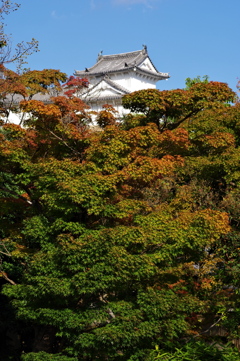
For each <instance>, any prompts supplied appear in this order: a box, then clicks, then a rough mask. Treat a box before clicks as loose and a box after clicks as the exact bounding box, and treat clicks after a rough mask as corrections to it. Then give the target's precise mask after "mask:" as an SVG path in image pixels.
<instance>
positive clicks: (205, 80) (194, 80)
mask: <svg viewBox="0 0 240 361" xmlns="http://www.w3.org/2000/svg"><path fill="white" fill-rule="evenodd" d="M208 79H209V76H208V75H203V76H202V77H200V75H198V76H197V77H196V78H187V79H186V80H185V85H186V87H185V90H189V89H190V88H191V86H193V85H194V84H196V83H205V84H207V83H208V82H209V80H208Z"/></svg>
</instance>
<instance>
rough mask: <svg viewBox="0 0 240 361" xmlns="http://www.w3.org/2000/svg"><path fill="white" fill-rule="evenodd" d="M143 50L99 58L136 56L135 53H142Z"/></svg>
mask: <svg viewBox="0 0 240 361" xmlns="http://www.w3.org/2000/svg"><path fill="white" fill-rule="evenodd" d="M142 51H143V50H135V51H129V52H126V53H118V54H108V55H101V58H100V60H101V59H102V58H108V57H119V56H129V55H136V53H139V54H140V53H142Z"/></svg>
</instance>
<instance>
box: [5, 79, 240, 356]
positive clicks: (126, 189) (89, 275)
mask: <svg viewBox="0 0 240 361" xmlns="http://www.w3.org/2000/svg"><path fill="white" fill-rule="evenodd" d="M37 74H39V73H37ZM29 75H31V74H29ZM26 77H27V75H26ZM36 78H37V79H40V78H38V77H36ZM27 79H28V80H27V81H26V82H27V84H28V86H31V81H30V80H29V79H31V78H30V77H29V78H27ZM60 80H62V78H61V79H60ZM71 81H73V82H74V84H71V83H69V84H68V85H69V87H70V90H71V87H72V86H73V89H74V86H75V85H76V86H78V85H79V86H85V85H84V84H85V83H84V82H82V83H81V81H78V82H79V84H76V83H75V79H70V80H69V82H71ZM67 83H68V81H67ZM29 84H30V85H29ZM51 84H52V83H51ZM68 85H67V86H66V88H67V89H68ZM38 86H42V80H40V81H39V84H38V85H37V88H38ZM47 86H49V84H47ZM34 89H35V85H34ZM43 89H45V88H44V86H43ZM25 91H26V92H27V91H28V94H30V91H29V88H27V87H25ZM78 91H80V90H78ZM67 95H68V96H67V97H62V96H56V97H53V98H52V100H51V102H50V103H44V102H40V101H37V100H35V99H34V98H32V99H31V98H27V100H25V101H23V102H22V103H21V109H22V111H23V112H25V113H26V114H27V118H26V120H25V125H26V126H25V128H22V127H21V126H19V125H14V124H9V123H6V124H4V125H3V126H2V127H1V133H0V137H1V143H0V164H1V168H0V172H1V173H0V174H1V181H0V198H1V208H0V229H1V242H0V255H1V259H2V261H1V270H0V272H1V276H2V277H1V280H2V285H3V287H2V293H1V297H2V298H1V299H0V301H1V302H3V300H4V301H5V302H6V300H9V303H6V306H4V307H5V308H6V309H7V310H8V313H9V317H11V320H12V322H13V323H14V325H16V326H15V327H16V329H17V330H18V333H17V336H16V337H18V340H20V341H19V342H18V343H17V342H16V338H15V339H14V340H15V341H14V342H13V343H14V347H12V346H11V348H10V346H9V345H8V344H7V341H6V342H5V343H4V342H3V341H1V342H2V343H3V346H4V347H3V349H4V348H5V351H6V353H8V354H11V355H12V356H13V355H14V353H15V357H18V358H20V355H21V360H22V361H43V360H44V361H49V360H56V361H77V360H131V361H133V360H149V361H153V360H157V359H161V358H162V359H163V356H162V355H165V356H164V357H165V359H166V360H170V359H172V360H174V358H173V357H175V359H176V360H181V358H180V357H182V360H184V357H185V359H186V358H187V357H188V358H189V357H191V358H192V359H194V357H195V356H196V355H198V356H196V357H199V358H198V360H200V359H204V360H208V358H207V357H209V360H211V358H210V357H211V355H215V359H216V360H225V359H226V358H224V357H225V356H226V355H227V356H226V357H229V360H230V359H231V358H230V356H231V357H232V360H234V361H235V360H237V359H238V358H239V353H238V351H234V350H233V348H232V347H229V348H227V349H226V350H225V351H222V352H221V351H220V350H218V349H216V348H214V346H209V345H208V344H209V343H213V342H214V341H217V342H218V343H219V344H226V343H227V342H228V341H231V342H233V343H235V344H236V345H237V342H236V340H237V339H238V338H239V321H240V312H239V271H240V270H239V249H240V246H239V242H240V239H239V215H240V209H239V180H240V172H239V149H240V148H239V146H240V144H239V142H240V138H239V137H240V108H239V103H237V102H236V103H235V104H231V103H230V102H232V101H233V100H234V98H235V94H234V93H233V92H232V91H231V89H229V88H228V87H227V85H226V84H223V83H218V82H209V83H201V82H200V83H196V84H194V85H192V86H191V87H190V89H188V90H173V91H163V92H160V91H157V90H144V91H140V92H134V93H132V94H130V95H127V96H126V97H124V99H123V102H124V105H125V106H128V107H130V109H131V110H132V112H142V113H143V114H134V113H131V114H130V115H129V116H127V117H126V118H125V119H124V120H123V121H122V122H119V121H118V122H117V121H116V119H115V117H114V113H115V112H114V109H112V108H111V107H110V106H108V105H106V106H105V107H104V109H103V111H102V112H100V114H99V116H98V118H97V121H98V124H99V126H101V127H102V130H101V131H99V130H97V131H95V130H94V129H91V128H89V127H88V126H87V125H88V122H89V115H88V113H87V106H86V105H85V104H84V103H83V102H82V101H81V100H80V99H78V98H76V97H74V94H73V93H72V92H70V93H68V94H67ZM161 119H162V120H161ZM13 309H14V312H13ZM0 320H1V322H2V324H3V328H2V330H3V331H2V337H1V339H2V340H4V336H3V334H4V332H5V333H6V332H7V331H8V330H9V326H8V325H7V323H6V321H4V319H3V318H2V319H0ZM19 328H20V329H19ZM219 330H220V331H221V332H219ZM10 349H11V351H10ZM176 349H177V350H176ZM174 355H175V356H174ZM189 355H190V356H189ZM167 357H168V358H167ZM171 357H172V358H171ZM237 357H238V358H237ZM195 359H196V358H195Z"/></svg>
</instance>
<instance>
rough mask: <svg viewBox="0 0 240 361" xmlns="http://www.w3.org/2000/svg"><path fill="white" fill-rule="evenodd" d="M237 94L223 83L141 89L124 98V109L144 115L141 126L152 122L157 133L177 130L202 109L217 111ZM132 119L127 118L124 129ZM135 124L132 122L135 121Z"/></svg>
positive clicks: (199, 83)
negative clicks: (162, 88)
mask: <svg viewBox="0 0 240 361" xmlns="http://www.w3.org/2000/svg"><path fill="white" fill-rule="evenodd" d="M235 98H236V94H235V93H234V92H233V91H232V90H231V89H230V88H229V87H228V85H227V84H225V83H219V82H212V81H211V82H196V83H194V84H193V85H192V86H191V87H190V88H189V89H187V90H183V89H176V90H165V91H159V90H157V89H143V90H139V91H136V92H133V93H131V94H127V95H124V97H123V101H122V102H123V106H124V107H125V108H127V109H130V110H131V112H134V113H143V114H144V115H145V117H141V118H140V120H141V123H140V124H144V123H145V124H146V123H148V122H154V123H155V124H157V126H158V128H159V130H160V131H165V130H166V129H170V130H173V129H176V128H177V127H179V126H180V125H181V126H182V125H183V124H184V123H185V122H186V121H193V120H194V117H195V116H196V115H197V114H199V113H200V112H202V111H203V110H205V109H216V108H218V107H219V106H220V107H221V106H222V104H223V103H226V105H227V104H229V103H231V102H234V101H235ZM131 122H134V120H132V119H131V117H130V124H129V119H127V127H129V126H131ZM134 123H135V122H134Z"/></svg>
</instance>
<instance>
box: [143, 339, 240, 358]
mask: <svg viewBox="0 0 240 361" xmlns="http://www.w3.org/2000/svg"><path fill="white" fill-rule="evenodd" d="M148 360H149V361H150V360H151V361H155V360H162V361H188V360H193V361H194V360H195V361H237V360H239V352H238V351H237V350H235V349H233V348H232V347H231V345H228V346H225V347H222V346H220V345H214V344H213V345H208V344H206V343H204V342H189V343H187V344H186V346H184V347H182V348H178V349H176V350H175V351H173V352H166V351H164V350H159V348H158V347H156V350H155V351H154V352H152V353H151V356H150V357H149V358H148Z"/></svg>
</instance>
